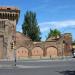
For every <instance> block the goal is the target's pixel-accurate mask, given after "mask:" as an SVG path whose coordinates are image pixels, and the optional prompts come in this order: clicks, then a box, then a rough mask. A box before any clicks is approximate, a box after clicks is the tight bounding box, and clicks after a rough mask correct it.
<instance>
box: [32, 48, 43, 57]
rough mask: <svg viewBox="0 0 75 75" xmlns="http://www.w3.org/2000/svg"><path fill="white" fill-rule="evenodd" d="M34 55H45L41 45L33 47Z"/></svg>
mask: <svg viewBox="0 0 75 75" xmlns="http://www.w3.org/2000/svg"><path fill="white" fill-rule="evenodd" d="M32 56H43V49H42V48H40V47H34V48H33V49H32Z"/></svg>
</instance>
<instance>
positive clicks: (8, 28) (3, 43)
mask: <svg viewBox="0 0 75 75" xmlns="http://www.w3.org/2000/svg"><path fill="white" fill-rule="evenodd" d="M19 14H20V10H19V9H18V8H15V7H0V58H1V59H3V58H4V59H6V58H8V59H13V58H14V54H13V53H14V51H13V49H12V48H11V44H12V43H13V42H14V41H16V24H17V22H18V18H19Z"/></svg>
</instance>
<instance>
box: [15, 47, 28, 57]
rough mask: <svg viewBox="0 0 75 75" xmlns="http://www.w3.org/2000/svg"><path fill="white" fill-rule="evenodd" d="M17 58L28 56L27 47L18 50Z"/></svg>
mask: <svg viewBox="0 0 75 75" xmlns="http://www.w3.org/2000/svg"><path fill="white" fill-rule="evenodd" d="M16 57H17V58H25V57H28V49H27V48H25V47H20V48H18V49H17V50H16Z"/></svg>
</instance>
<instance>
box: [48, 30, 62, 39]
mask: <svg viewBox="0 0 75 75" xmlns="http://www.w3.org/2000/svg"><path fill="white" fill-rule="evenodd" d="M60 35H61V32H60V31H59V30H57V29H54V30H52V29H50V31H49V33H48V36H47V39H48V38H50V37H55V38H57V36H60Z"/></svg>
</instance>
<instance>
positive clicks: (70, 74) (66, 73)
mask: <svg viewBox="0 0 75 75" xmlns="http://www.w3.org/2000/svg"><path fill="white" fill-rule="evenodd" d="M59 73H61V74H62V75H75V71H69V70H67V71H62V72H59Z"/></svg>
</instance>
